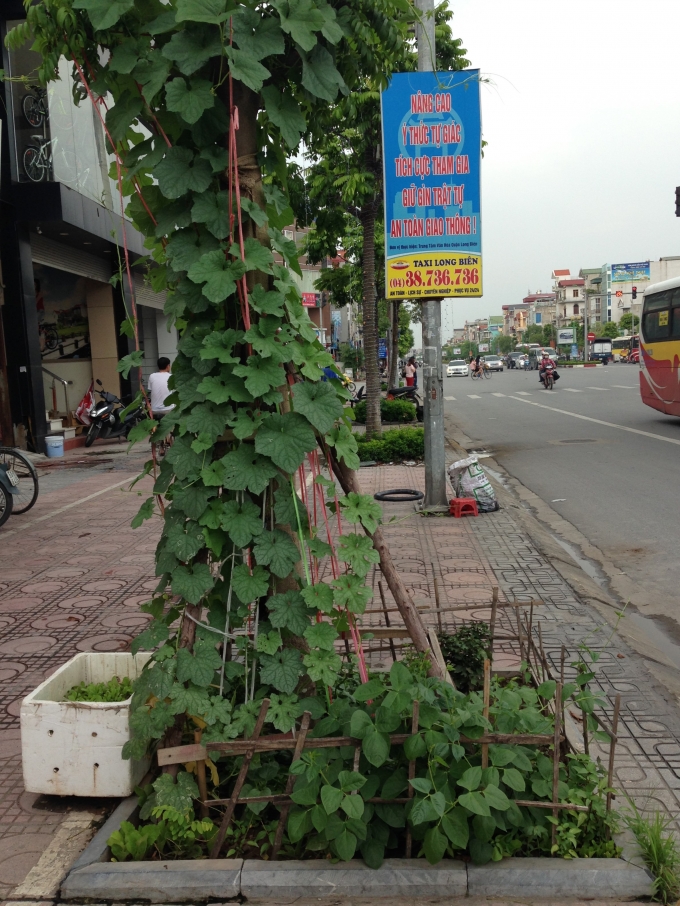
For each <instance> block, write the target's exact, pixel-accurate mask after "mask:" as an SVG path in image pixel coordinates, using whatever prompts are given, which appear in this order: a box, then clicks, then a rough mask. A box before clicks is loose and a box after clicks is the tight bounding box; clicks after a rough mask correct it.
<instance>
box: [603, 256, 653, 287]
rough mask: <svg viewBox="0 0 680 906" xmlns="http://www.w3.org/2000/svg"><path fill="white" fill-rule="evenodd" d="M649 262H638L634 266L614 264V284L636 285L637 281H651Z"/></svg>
mask: <svg viewBox="0 0 680 906" xmlns="http://www.w3.org/2000/svg"><path fill="white" fill-rule="evenodd" d="M649 278H650V274H649V261H636V262H635V263H634V264H612V283H635V281H636V280H649Z"/></svg>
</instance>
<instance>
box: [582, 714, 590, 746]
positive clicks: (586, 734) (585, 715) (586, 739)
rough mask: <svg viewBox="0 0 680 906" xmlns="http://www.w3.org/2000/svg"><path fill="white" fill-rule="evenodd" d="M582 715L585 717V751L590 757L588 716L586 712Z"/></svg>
mask: <svg viewBox="0 0 680 906" xmlns="http://www.w3.org/2000/svg"><path fill="white" fill-rule="evenodd" d="M581 714H582V716H583V751H584V752H585V753H586V755H590V751H589V747H588V715H587V714H586V712H585V711H581Z"/></svg>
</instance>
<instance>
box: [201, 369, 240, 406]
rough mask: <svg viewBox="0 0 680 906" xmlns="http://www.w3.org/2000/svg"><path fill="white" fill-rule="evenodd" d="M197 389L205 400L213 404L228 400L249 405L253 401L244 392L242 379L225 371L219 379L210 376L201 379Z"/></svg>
mask: <svg viewBox="0 0 680 906" xmlns="http://www.w3.org/2000/svg"><path fill="white" fill-rule="evenodd" d="M198 388H199V390H200V392H201V393H204V394H205V398H206V399H209V400H211V402H213V403H226V402H227V401H229V400H233V401H234V402H236V403H250V402H252V399H253V397H252V396H251V394H250V393H248V391H247V390H246V385H245V382H244V380H243V378H240V377H237V376H236V375H235V374H229V373H228V372H226V371H225V372H223V373H222V375H221V376H220V377H213V376H212V375H210V376H209V377H206V378H203V380H202V381H201V383H200V384H199V385H198Z"/></svg>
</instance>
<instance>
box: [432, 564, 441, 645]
mask: <svg viewBox="0 0 680 906" xmlns="http://www.w3.org/2000/svg"><path fill="white" fill-rule="evenodd" d="M430 565H431V566H432V580H433V583H434V602H435V604H436V605H437V626H438V627H439V631H440V632H441V631H442V610H441V602H440V600H439V582H438V581H437V577H436V576H435V574H434V563H431V564H430Z"/></svg>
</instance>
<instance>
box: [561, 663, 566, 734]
mask: <svg viewBox="0 0 680 906" xmlns="http://www.w3.org/2000/svg"><path fill="white" fill-rule="evenodd" d="M566 657H567V649H566V648H565V646H564V645H562V650H561V651H560V682H561V683H562V688H564V662H565V660H566ZM562 726H565V721H564V701H563V702H562Z"/></svg>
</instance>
